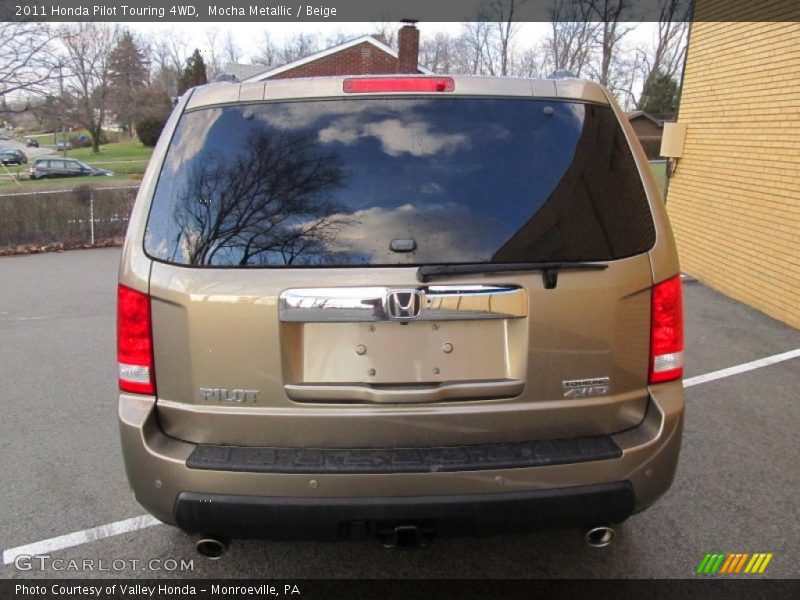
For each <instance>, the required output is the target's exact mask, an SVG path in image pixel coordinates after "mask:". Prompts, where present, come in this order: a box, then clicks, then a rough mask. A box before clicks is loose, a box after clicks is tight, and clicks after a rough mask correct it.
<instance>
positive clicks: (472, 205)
mask: <svg viewBox="0 0 800 600" xmlns="http://www.w3.org/2000/svg"><path fill="white" fill-rule="evenodd" d="M119 282H120V285H119V307H118V310H119V314H118V342H119V348H118V350H119V357H118V358H119V383H120V389H121V393H120V398H119V419H120V427H121V435H122V447H123V451H124V456H125V464H126V467H127V473H128V478H129V480H130V483H131V485H132V487H133V490H134V491H135V493H136V497H137V499H138V500H139V502H141V504H142V505H143V506H144V507H145V508H147V509H148V510H149V511H150V512H151V513H152V514H153V515H155V516H156V517H158V518H159V519H161V520H163V521H166V522H168V523H173V524H177V525H178V526H179V527H181V528H183V529H184V530H187V531H190V532H198V533H205V534H209V535H210V536H220V537H222V536H226V537H240V536H241V537H243V536H263V537H286V536H288V537H300V538H302V537H312V536H325V537H331V538H347V537H365V536H378V537H380V538H381V539H382V540H383V541H384V542H385V543H387V544H391V543H400V544H404V543H420V542H421V543H424V542H425V541H427V540H428V539H429V537H430V536H431V535H433V534H442V533H450V534H452V533H470V532H473V531H482V530H488V531H509V530H511V531H516V530H524V529H535V528H543V527H556V526H558V527H573V526H588V527H591V526H604V525H609V524H611V523H615V522H620V521H622V520H624V519H625V518H626V517H628V516H629V515H631V514H632V513H635V512H638V511H641V510H643V509H645V508H646V507H648V506H649V505H651V504H652V503H653V502H654V501H655V500H656V499H657V498H658V497H659V496H661V495H662V494H663V493H664V492H665V490H666V489H667V488H668V487H669V485H670V483H671V481H672V478H673V474H674V472H675V468H676V464H677V460H678V454H679V448H680V440H681V430H682V417H683V408H684V393H683V386H682V382H681V377H682V366H683V325H682V301H681V283H680V278H679V270H678V258H677V253H676V249H675V245H674V242H673V238H672V233H671V231H670V227H669V223H668V221H667V216H666V211H665V208H664V206H663V201H662V200H661V197H660V194H659V192H658V191H657V187H656V184H655V182H654V179H653V176H652V175H651V173H650V170H649V165H648V163H647V161H646V158H645V155H644V153H643V151H642V149H641V147H640V146H639V144H638V143H637V141H636V138H635V137H634V133H633V131H632V129H631V127H630V125H629V124H628V122H627V121H626V119H625V117H624V116H623V114H622V113H621V112H620V108H619V107H618V106H617V104H616V103H615V102H614V101H613V100H612V99H611V98H610V96H609V94H608V93H607V92H606V91H605V89H604V88H602V87H600V86H598V85H595V84H592V83H588V82H584V81H580V80H576V79H556V80H536V81H532V80H522V79H500V78H481V77H429V76H424V77H417V76H408V77H369V78H365V77H349V78H342V77H333V78H319V79H300V80H282V81H268V82H266V83H264V82H259V83H246V84H231V83H228V84H214V85H209V86H205V87H201V88H197V89H195V90H194V91H192V92H189V93H188V94H187V95H185V96H184V97H183V98H182V99H181V100H180V102H179V104H178V105H177V107H176V108H175V110H174V113H173V115H172V117H171V118H170V120H169V122H168V123H167V126H166V128H165V130H164V133H163V134H162V136H161V140H160V141H159V144H158V147H157V148H156V150H155V153H154V155H153V158H152V161H151V163H150V166H149V167H148V171H147V174H146V175H145V178H144V181H143V182H142V186H141V189H140V191H139V196H138V199H137V201H136V205H135V208H134V210H133V214H132V218H131V222H130V227H129V230H128V235H127V239H126V242H125V247H124V252H123V257H122V265H121V269H120V279H119ZM601 531H603V530H601Z"/></svg>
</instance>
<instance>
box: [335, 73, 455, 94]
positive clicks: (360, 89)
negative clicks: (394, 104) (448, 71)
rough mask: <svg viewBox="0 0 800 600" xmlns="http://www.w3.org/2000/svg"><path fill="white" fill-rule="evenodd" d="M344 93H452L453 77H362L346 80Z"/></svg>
mask: <svg viewBox="0 0 800 600" xmlns="http://www.w3.org/2000/svg"><path fill="white" fill-rule="evenodd" d="M343 88H344V91H345V92H347V93H349V94H364V93H370V92H372V93H375V92H452V91H453V90H455V89H456V83H455V81H453V78H452V77H360V78H352V79H345V80H344V84H343Z"/></svg>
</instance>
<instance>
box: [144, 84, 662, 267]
mask: <svg viewBox="0 0 800 600" xmlns="http://www.w3.org/2000/svg"><path fill="white" fill-rule="evenodd" d="M393 241H394V244H393V243H392V242H393ZM654 242H655V231H654V227H653V222H652V217H651V215H650V210H649V206H648V203H647V198H646V195H645V192H644V189H643V187H642V183H641V181H640V179H639V174H638V171H637V169H636V164H635V162H634V160H633V157H632V155H631V153H630V149H629V147H628V144H627V141H626V139H625V136H624V134H623V132H622V130H621V128H620V126H619V123H618V122H617V120H616V117H615V116H614V113H613V112H612V111H611V109H610V108H608V107H604V106H598V105H593V104H582V103H574V102H559V101H544V100H530V99H491V98H482V99H478V98H452V97H451V98H446V99H445V98H441V99H439V98H437V99H428V98H417V99H414V98H401V99H397V98H392V99H386V98H369V99H363V98H359V99H346V100H345V99H342V100H324V101H305V102H283V103H279V102H276V103H268V104H261V105H243V106H229V107H222V108H209V109H202V110H197V111H194V112H190V113H187V114H185V115H183V117H182V118H181V121H180V123H179V125H178V128H177V131H176V133H175V135H174V137H173V139H172V143H171V146H170V148H169V151H168V153H167V156H166V159H165V162H164V165H163V168H162V172H161V175H160V178H159V181H158V184H157V187H156V192H155V197H154V198H153V202H152V207H151V212H150V217H149V220H148V224H147V233H146V239H145V249H146V251H147V253H148V254H149V255H150V256H152V257H153V258H156V259H160V260H165V261H169V262H174V263H178V264H191V265H207V266H297V267H302V266H342V265H405V264H411V265H419V264H432V263H434V264H442V263H474V262H479V263H483V262H527V261H581V260H613V259H618V258H624V257H627V256H632V255H634V254H639V253H641V252H645V251H647V250H649V249H650V248H651V247H652V246H653V244H654ZM393 246H394V249H393ZM409 247H414V250H412V251H405V252H398V251H396V250H398V249H401V250H403V249H405V250H408V248H409Z"/></svg>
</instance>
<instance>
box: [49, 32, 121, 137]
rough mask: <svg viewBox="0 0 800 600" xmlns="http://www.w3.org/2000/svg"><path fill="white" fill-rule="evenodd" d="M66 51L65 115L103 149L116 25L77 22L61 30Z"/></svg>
mask: <svg viewBox="0 0 800 600" xmlns="http://www.w3.org/2000/svg"><path fill="white" fill-rule="evenodd" d="M60 35H61V41H62V43H63V44H64V48H65V50H66V56H65V66H66V68H67V70H68V76H67V78H66V79H65V86H64V91H65V102H66V106H65V109H66V115H67V116H68V117H69V118H71V119H72V120H73V121H75V122H77V123H78V124H80V125H82V126H83V127H85V128H86V130H87V131H88V132H89V137H91V139H92V150H93V151H94V152H98V151H99V150H100V139H101V136H102V133H103V125H105V122H106V116H107V113H108V108H109V98H110V84H111V69H110V60H109V57H110V56H111V52H112V50H113V49H114V46H115V45H116V41H117V28H116V27H112V26H110V25H108V24H105V23H91V22H87V23H75V24H72V25H68V26H64V27H62V28H61V30H60Z"/></svg>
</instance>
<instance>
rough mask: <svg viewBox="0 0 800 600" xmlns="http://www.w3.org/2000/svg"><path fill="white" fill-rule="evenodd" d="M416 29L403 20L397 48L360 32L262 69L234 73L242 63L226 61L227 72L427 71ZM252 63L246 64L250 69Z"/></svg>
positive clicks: (271, 75) (252, 77) (261, 76)
mask: <svg viewBox="0 0 800 600" xmlns="http://www.w3.org/2000/svg"><path fill="white" fill-rule="evenodd" d="M418 60H419V29H417V26H416V25H415V24H414V23H410V22H409V23H406V24H405V25H403V27H401V28H400V30H399V31H398V34H397V51H395V50H394V49H393V48H390V47H389V46H387V45H386V44H384V43H383V42H381V41H379V40H377V39H375V38H374V37H372V36H370V35H363V36H361V37H357V38H355V39H353V40H350V41H348V42H344V43H342V44H339V45H338V46H333V47H332V48H328V49H327V50H322V51H321V52H317V53H316V54H311V55H310V56H306V57H305V58H300V59H298V60H295V61H292V62H289V63H286V64H284V65H280V66H276V67H263V69H264V70H263V71H261V72H258V73H253V72H252V71H250V72H247V75H246V76H245V77H242V76H241V75H242V74H244V73H245V71H241V69H240V71H241V73H238V74H237V73H234V72H233V69H234V68H237V67H241V66H242V65H229V67H230V69H228V68H226V70H230V71H231V74H233V75H235V76H236V77H237V79H239V80H240V81H242V82H253V81H264V80H266V79H289V78H296V77H325V76H329V75H388V74H392V73H411V74H413V73H421V74H431V71H430V70H428V69H426V68H425V67H423V66H422V65H420V64H418ZM253 67H255V65H252V66H251V65H248V68H250V69H252V68H253Z"/></svg>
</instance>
